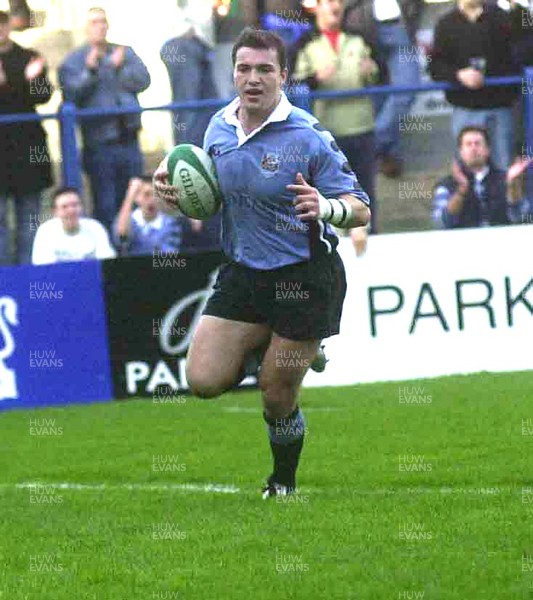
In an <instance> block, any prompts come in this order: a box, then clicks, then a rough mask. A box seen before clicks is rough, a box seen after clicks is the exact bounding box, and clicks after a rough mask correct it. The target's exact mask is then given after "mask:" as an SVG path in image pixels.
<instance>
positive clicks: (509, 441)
mask: <svg viewBox="0 0 533 600" xmlns="http://www.w3.org/2000/svg"><path fill="white" fill-rule="evenodd" d="M415 388H416V389H415ZM413 399H416V401H417V402H416V403H413V402H410V401H411V400H413ZM182 400H183V399H181V398H180V399H179V401H178V402H176V403H164V404H162V403H154V402H152V401H151V400H136V401H128V402H113V403H104V404H96V405H90V406H69V407H66V408H53V409H44V410H34V411H10V412H6V413H2V414H0V445H1V450H2V451H1V453H0V473H1V476H0V506H1V518H0V600H15V599H17V600H18V599H26V598H27V599H35V600H48V599H49V600H63V599H65V600H67V599H68V600H84V599H95V600H96V599H97V600H108V599H109V600H124V599H135V600H137V599H143V600H144V599H146V600H148V599H151V600H155V599H160V600H163V599H166V598H177V599H182V598H186V599H201V600H204V599H205V600H212V599H213V600H215V599H223V600H225V599H229V600H239V599H250V598H252V599H253V600H261V599H271V598H279V599H280V600H281V599H283V600H284V599H286V598H288V599H292V598H298V599H300V598H301V599H305V600H307V599H310V600H314V599H328V600H330V599H339V600H341V599H342V600H345V599H350V600H351V599H353V600H381V599H383V600H385V599H387V600H389V599H390V600H405V599H409V600H411V599H414V598H419V599H423V600H437V599H439V600H444V599H446V600H477V599H485V598H486V599H490V600H507V599H520V598H533V535H532V533H533V531H532V529H533V527H532V524H533V519H532V517H533V512H532V509H533V481H532V472H531V469H532V464H533V461H532V450H533V372H521V373H509V374H487V373H483V374H478V375H473V376H460V377H459V376H458V377H447V378H440V379H432V380H424V381H415V382H413V381H409V382H401V383H384V384H373V385H361V386H354V387H344V388H324V389H307V390H303V392H302V394H301V403H302V406H303V408H304V411H305V414H306V420H307V427H308V431H309V433H308V437H307V441H306V446H305V448H304V454H303V457H302V462H301V467H300V473H299V485H300V493H299V494H298V495H296V496H294V497H292V498H291V500H290V501H282V499H277V501H276V499H274V500H273V501H269V502H265V501H263V500H262V499H261V497H260V493H259V489H260V486H261V483H262V480H263V478H264V477H265V476H266V475H268V474H269V472H270V467H271V464H270V456H269V450H268V445H267V439H266V433H265V428H264V424H263V422H262V419H261V413H260V408H259V395H258V392H255V391H254V392H240V393H232V394H227V395H226V396H224V397H222V398H220V399H218V400H213V401H199V400H196V399H194V398H186V399H185V401H182ZM59 484H66V485H65V486H61V485H59ZM215 485H218V486H222V487H212V486H215ZM210 486H211V487H210Z"/></svg>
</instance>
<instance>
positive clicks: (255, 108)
mask: <svg viewBox="0 0 533 600" xmlns="http://www.w3.org/2000/svg"><path fill="white" fill-rule="evenodd" d="M286 80H287V69H281V67H280V64H279V60H278V51H277V50H276V49H275V48H268V50H267V49H260V48H246V47H242V48H239V49H238V50H237V55H236V56H235V68H234V70H233V81H234V83H235V87H236V89H237V93H238V94H239V98H240V100H241V107H242V108H243V109H244V110H246V111H248V112H249V113H257V114H264V115H265V116H267V115H269V114H270V113H271V112H272V110H273V109H274V108H275V106H276V105H277V103H278V101H279V95H280V93H281V86H282V85H283V84H284V83H285V81H286Z"/></svg>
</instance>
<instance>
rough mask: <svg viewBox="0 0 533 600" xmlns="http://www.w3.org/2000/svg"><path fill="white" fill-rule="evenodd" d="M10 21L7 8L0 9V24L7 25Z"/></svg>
mask: <svg viewBox="0 0 533 600" xmlns="http://www.w3.org/2000/svg"><path fill="white" fill-rule="evenodd" d="M6 23H9V13H8V12H6V11H5V10H0V24H2V25H5V24H6Z"/></svg>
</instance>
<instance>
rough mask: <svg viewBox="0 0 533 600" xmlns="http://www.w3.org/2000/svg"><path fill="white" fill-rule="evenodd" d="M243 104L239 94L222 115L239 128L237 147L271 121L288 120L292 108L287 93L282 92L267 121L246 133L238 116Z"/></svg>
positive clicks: (230, 123) (227, 121)
mask: <svg viewBox="0 0 533 600" xmlns="http://www.w3.org/2000/svg"><path fill="white" fill-rule="evenodd" d="M240 105H241V100H240V98H239V97H238V96H237V98H235V99H234V100H232V101H231V102H230V103H229V104H228V105H227V106H226V108H225V109H224V112H223V113H222V117H223V118H224V121H226V123H228V125H234V126H235V128H236V130H237V140H238V144H237V147H239V146H242V145H243V144H244V142H246V141H247V140H249V139H250V138H251V137H253V136H254V135H255V134H256V133H259V132H260V131H261V129H264V128H265V127H266V126H267V125H268V124H269V123H277V122H280V121H286V120H287V119H288V118H289V115H290V114H291V110H292V104H291V103H290V102H289V99H288V98H287V96H286V95H285V92H281V98H280V101H279V102H278V105H277V106H276V108H275V109H274V110H273V111H272V112H271V113H270V116H269V117H268V119H267V120H266V121H264V122H263V123H261V125H260V126H259V127H257V128H256V129H254V130H253V131H251V132H250V133H249V134H248V135H246V133H244V129H243V128H242V125H241V122H240V121H239V119H238V118H237V111H238V110H239V106H240Z"/></svg>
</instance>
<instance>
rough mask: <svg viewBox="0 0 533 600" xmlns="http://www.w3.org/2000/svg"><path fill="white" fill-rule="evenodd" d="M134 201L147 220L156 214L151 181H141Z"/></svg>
mask: <svg viewBox="0 0 533 600" xmlns="http://www.w3.org/2000/svg"><path fill="white" fill-rule="evenodd" d="M135 201H136V202H137V204H138V205H139V207H140V209H141V212H142V214H143V217H144V218H145V219H146V220H147V221H150V220H152V219H155V217H156V216H157V200H156V199H155V197H154V190H153V188H152V184H151V183H143V185H142V187H141V189H140V190H139V193H138V194H137V198H136V199H135Z"/></svg>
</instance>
